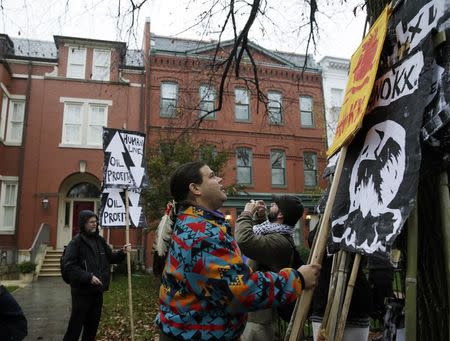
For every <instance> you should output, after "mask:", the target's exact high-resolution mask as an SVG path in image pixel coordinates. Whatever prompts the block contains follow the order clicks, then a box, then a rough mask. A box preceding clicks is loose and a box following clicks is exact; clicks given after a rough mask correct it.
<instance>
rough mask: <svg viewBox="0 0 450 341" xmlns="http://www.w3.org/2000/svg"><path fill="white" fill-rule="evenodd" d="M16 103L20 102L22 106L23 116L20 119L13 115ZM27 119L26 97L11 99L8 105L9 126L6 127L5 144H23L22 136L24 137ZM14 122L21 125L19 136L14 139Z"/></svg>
mask: <svg viewBox="0 0 450 341" xmlns="http://www.w3.org/2000/svg"><path fill="white" fill-rule="evenodd" d="M14 104H18V105H19V104H20V105H21V106H22V111H21V118H20V120H15V119H14V115H13V110H14ZM24 119H25V99H13V98H11V99H10V100H9V105H8V120H7V127H6V138H5V144H8V145H10V146H12V145H14V146H20V145H21V144H22V137H23V122H24ZM13 124H16V125H18V126H19V130H20V133H19V137H18V138H17V139H13V137H12V136H11V133H12V129H13Z"/></svg>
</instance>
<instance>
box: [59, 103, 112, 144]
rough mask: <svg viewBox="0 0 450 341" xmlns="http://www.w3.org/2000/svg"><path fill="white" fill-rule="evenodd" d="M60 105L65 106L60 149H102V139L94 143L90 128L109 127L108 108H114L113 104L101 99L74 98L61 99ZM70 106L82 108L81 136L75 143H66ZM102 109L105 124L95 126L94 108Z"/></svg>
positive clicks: (96, 123)
mask: <svg viewBox="0 0 450 341" xmlns="http://www.w3.org/2000/svg"><path fill="white" fill-rule="evenodd" d="M60 103H63V104H64V109H63V113H62V114H63V119H62V131H61V143H60V144H59V146H60V147H67V148H88V149H102V147H103V143H102V139H101V138H100V139H99V141H98V143H95V142H93V139H92V135H90V128H92V127H98V126H100V125H101V126H102V127H107V126H108V107H110V106H112V104H113V102H112V101H110V100H100V99H87V98H72V97H61V98H60ZM70 105H79V106H80V134H79V138H78V139H77V140H76V141H73V142H66V136H67V132H66V126H67V125H68V124H71V123H67V116H66V115H67V108H68V106H70ZM94 107H102V108H104V111H105V113H104V119H103V122H101V123H100V124H98V122H95V124H94V123H93V122H92V117H93V113H92V108H94ZM100 136H101V135H100Z"/></svg>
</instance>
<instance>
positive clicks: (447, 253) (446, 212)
mask: <svg viewBox="0 0 450 341" xmlns="http://www.w3.org/2000/svg"><path fill="white" fill-rule="evenodd" d="M439 189H440V190H439V202H440V206H441V207H440V211H441V228H442V238H443V239H444V240H443V242H442V246H443V247H444V265H445V273H446V278H447V300H448V301H447V302H449V303H450V195H449V194H450V193H449V187H448V175H447V172H446V171H444V172H442V173H441V175H440V181H439ZM447 326H448V328H449V331H448V334H449V335H450V315H448V316H447Z"/></svg>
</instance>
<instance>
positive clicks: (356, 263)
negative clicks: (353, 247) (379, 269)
mask: <svg viewBox="0 0 450 341" xmlns="http://www.w3.org/2000/svg"><path fill="white" fill-rule="evenodd" d="M360 262H361V255H360V254H356V255H355V259H354V261H353V267H352V273H351V275H350V280H349V281H348V285H347V292H346V294H345V300H344V305H343V307H342V312H341V318H340V319H339V325H338V329H337V333H336V338H335V340H336V341H341V340H342V338H343V336H344V330H345V323H346V322H347V315H348V310H349V308H350V303H351V301H352V296H353V289H354V287H355V282H356V276H357V275H358V269H359V264H360Z"/></svg>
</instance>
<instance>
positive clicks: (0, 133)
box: [0, 95, 9, 141]
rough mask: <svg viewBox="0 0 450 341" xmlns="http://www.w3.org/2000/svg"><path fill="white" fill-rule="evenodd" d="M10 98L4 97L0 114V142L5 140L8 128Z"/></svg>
mask: <svg viewBox="0 0 450 341" xmlns="http://www.w3.org/2000/svg"><path fill="white" fill-rule="evenodd" d="M8 102H9V99H8V96H6V95H3V98H2V111H1V113H0V141H3V140H4V139H5V128H6V116H7V114H8Z"/></svg>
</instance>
